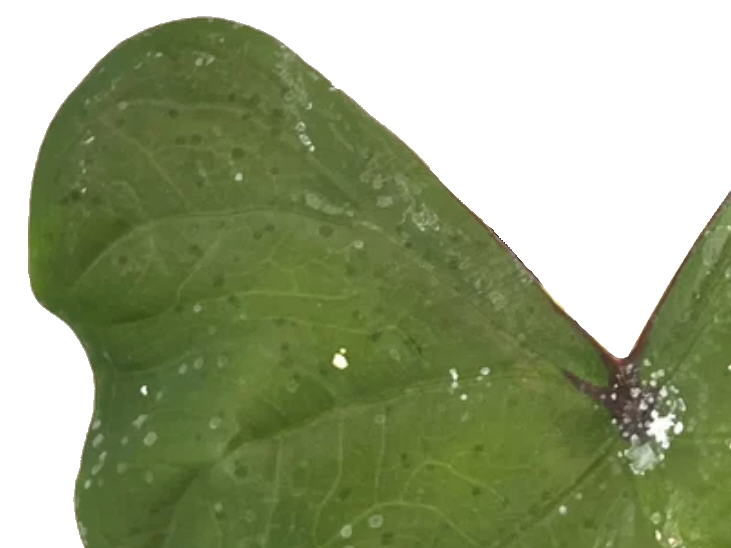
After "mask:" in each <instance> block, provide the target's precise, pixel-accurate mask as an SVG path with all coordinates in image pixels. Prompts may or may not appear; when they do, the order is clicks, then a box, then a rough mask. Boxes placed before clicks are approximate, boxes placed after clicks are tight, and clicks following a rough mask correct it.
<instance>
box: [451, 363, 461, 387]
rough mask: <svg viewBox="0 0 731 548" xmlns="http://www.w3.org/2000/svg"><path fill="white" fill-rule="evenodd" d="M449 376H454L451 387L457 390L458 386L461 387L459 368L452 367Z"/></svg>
mask: <svg viewBox="0 0 731 548" xmlns="http://www.w3.org/2000/svg"><path fill="white" fill-rule="evenodd" d="M449 376H450V377H451V378H452V384H451V385H450V388H451V389H452V390H457V388H459V371H457V369H456V368H454V367H450V368H449Z"/></svg>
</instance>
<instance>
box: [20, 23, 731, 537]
mask: <svg viewBox="0 0 731 548" xmlns="http://www.w3.org/2000/svg"><path fill="white" fill-rule="evenodd" d="M730 229H731V208H729V200H728V199H727V200H726V202H725V204H724V206H723V207H722V208H721V210H720V211H719V213H718V214H717V215H716V217H715V218H714V220H713V221H712V223H711V224H710V225H709V227H708V228H707V230H706V232H705V233H704V235H703V236H702V237H701V239H700V240H699V242H698V244H697V245H696V247H695V248H694V250H693V252H692V253H691V255H690V257H689V259H688V261H687V262H686V264H685V265H684V267H683V268H682V269H681V272H680V273H679V275H678V277H677V279H676V280H675V283H674V284H673V288H672V289H671V291H670V292H669V294H668V295H667V297H666V298H665V299H664V300H663V302H662V304H661V306H660V307H659V308H658V310H657V312H656V314H655V315H654V316H653V319H652V321H651V323H650V325H649V327H648V329H647V331H646V332H645V334H644V335H643V336H642V338H641V340H640V344H638V346H637V348H636V349H635V351H634V352H633V353H632V355H631V356H630V357H629V358H628V359H626V360H616V359H614V358H613V357H611V356H610V355H609V354H607V353H606V352H605V351H604V350H603V349H602V348H601V347H600V346H599V345H598V344H597V343H596V342H595V341H593V339H591V338H590V337H589V336H588V335H587V334H586V333H585V332H583V330H581V328H580V327H578V325H576V324H575V323H574V322H573V321H572V320H571V319H570V318H568V317H567V316H566V315H565V314H564V313H563V312H562V311H561V310H560V309H559V308H558V307H557V306H556V305H555V304H554V303H553V302H552V301H551V300H550V298H549V297H548V296H547V295H546V294H545V292H544V291H543V289H542V288H541V286H540V284H539V283H538V282H537V281H536V280H535V278H534V277H533V276H532V275H531V273H530V272H528V271H527V270H526V269H525V267H524V266H523V265H522V264H521V263H520V262H519V261H518V260H517V259H516V258H515V257H514V256H513V255H512V254H511V253H510V251H509V250H508V249H507V248H506V247H505V246H504V245H503V244H502V243H501V242H500V241H499V240H498V238H497V237H496V236H495V235H494V234H493V233H492V232H491V231H490V230H489V229H488V228H486V227H485V226H484V225H483V224H482V223H481V222H480V221H479V220H478V219H477V218H475V217H474V216H473V215H471V214H470V212H469V211H467V210H466V208H464V207H463V206H462V205H461V204H460V203H459V201H458V200H457V199H456V198H455V197H454V196H452V195H451V194H450V192H449V191H448V190H447V189H446V188H445V187H444V186H442V185H441V183H439V181H437V179H436V178H435V177H434V176H433V175H432V174H431V173H430V172H429V170H428V168H427V167H426V166H425V165H424V164H423V163H422V162H421V161H420V160H419V159H418V158H417V157H416V156H415V155H414V154H413V153H412V152H411V151H410V150H409V149H408V148H407V147H406V146H405V145H404V144H402V143H401V142H400V141H399V140H398V139H397V138H396V137H394V136H393V135H392V134H390V133H389V132H388V131H387V130H386V129H385V128H384V127H382V126H380V125H379V124H378V123H377V122H376V121H374V120H373V119H372V118H371V117H370V116H368V114H367V113H365V112H364V111H362V110H361V109H360V108H359V107H358V106H357V105H356V104H354V103H353V102H352V101H351V100H350V99H349V98H348V97H347V96H345V95H344V94H343V93H341V92H340V91H339V90H337V89H335V88H333V87H332V86H331V85H330V83H329V82H328V81H327V80H326V79H325V78H324V77H323V76H322V75H320V74H319V73H317V72H316V71H314V70H313V69H312V68H311V67H309V66H308V65H306V64H305V63H304V62H303V61H302V60H301V59H299V58H298V57H297V56H296V55H295V54H294V53H293V52H291V51H290V50H289V49H287V48H286V47H285V46H284V45H282V44H280V43H279V42H277V41H276V40H275V39H273V38H272V37H270V36H267V35H266V34H263V33H261V32H259V31H257V30H254V29H252V28H249V27H246V26H242V25H239V24H234V23H232V22H228V21H222V20H215V19H192V20H184V21H177V22H173V23H168V24H165V25H162V26H159V27H156V28H154V29H151V30H149V31H146V32H143V33H142V34H139V35H137V36H135V37H133V38H132V39H130V40H128V41H126V42H124V43H122V44H121V45H120V46H118V47H117V48H115V49H114V50H113V51H112V52H111V53H109V54H108V55H107V56H106V57H105V58H104V59H103V60H102V61H101V62H100V63H99V64H98V65H97V66H96V67H95V68H94V69H93V70H92V72H91V73H90V74H89V76H88V77H87V78H86V79H85V80H84V81H83V82H82V83H81V84H80V85H79V87H78V88H77V89H76V90H75V91H74V92H73V93H72V94H71V96H70V97H69V98H68V100H67V101H66V102H65V103H64V105H63V106H62V108H61V109H60V111H59V112H58V114H57V115H56V117H55V119H54V120H53V122H52V124H51V127H50V128H49V130H48V134H47V136H46V139H45V141H44V143H43V146H42V149H41V152H40V157H39V161H38V165H37V169H36V173H35V179H34V183H33V192H32V199H31V222H30V248H31V249H30V252H31V260H30V271H31V279H32V284H33V289H34V291H35V293H36V295H37V297H38V299H39V300H40V301H41V302H42V303H43V304H44V305H45V306H46V307H47V308H48V309H49V310H51V311H52V312H53V313H55V314H57V315H58V316H59V317H61V318H62V319H64V320H65V321H66V322H67V323H68V324H69V325H70V326H71V328H72V329H73V330H74V331H75V333H76V334H77V335H78V337H79V339H80V340H81V341H82V343H83V345H84V347H85V349H86V351H87V354H88V356H89V360H90V362H91V365H92V368H93V371H94V379H95V385H96V398H95V410H94V416H93V418H92V421H91V425H90V429H89V435H88V440H87V443H86V446H85V449H84V452H83V459H82V464H81V470H80V473H79V477H78V482H77V490H76V502H77V515H78V520H79V529H80V532H81V536H82V538H83V540H84V542H85V543H86V545H87V546H90V547H92V548H106V547H114V548H153V547H155V548H157V547H164V548H171V547H175V548H188V547H190V548H193V547H195V548H201V547H216V548H234V547H235V548H244V547H262V548H266V547H268V548H278V547H294V546H297V547H339V548H346V547H350V548H354V547H358V548H364V547H375V546H388V545H393V546H399V547H401V548H406V547H440V548H451V547H464V546H486V547H531V548H532V547H535V546H561V547H573V546H576V547H608V546H614V547H622V548H647V547H648V546H653V545H655V544H657V543H659V545H661V546H671V547H677V546H691V547H693V548H699V547H701V548H704V547H708V548H710V547H718V546H725V545H726V544H727V543H728V540H729V537H730V534H729V533H730V531H729V522H728V517H727V516H728V511H729V510H730V509H731V475H730V474H729V472H728V467H729V464H731V445H730V444H731V431H730V429H729V426H728V416H729V410H730V409H731V404H730V403H729V398H728V386H729V383H730V382H731V371H729V362H730V361H731V338H730V337H729V328H730V327H731V280H730V278H731V244H730V243H729V241H731V240H730V239H729V235H731V230H730Z"/></svg>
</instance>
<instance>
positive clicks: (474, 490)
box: [472, 485, 482, 497]
mask: <svg viewBox="0 0 731 548" xmlns="http://www.w3.org/2000/svg"><path fill="white" fill-rule="evenodd" d="M481 494H482V488H480V487H478V486H477V485H475V486H474V487H473V488H472V496H473V497H477V496H479V495H481Z"/></svg>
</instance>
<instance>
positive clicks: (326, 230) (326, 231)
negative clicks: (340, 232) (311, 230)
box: [317, 225, 334, 238]
mask: <svg viewBox="0 0 731 548" xmlns="http://www.w3.org/2000/svg"><path fill="white" fill-rule="evenodd" d="M317 231H318V232H319V234H320V236H322V237H323V238H329V237H330V236H332V233H333V232H334V230H333V227H331V226H330V225H320V228H319V229H318V230H317Z"/></svg>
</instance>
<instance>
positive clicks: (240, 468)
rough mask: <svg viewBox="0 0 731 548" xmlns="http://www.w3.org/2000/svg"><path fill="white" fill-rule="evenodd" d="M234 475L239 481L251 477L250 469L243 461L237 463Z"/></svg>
mask: <svg viewBox="0 0 731 548" xmlns="http://www.w3.org/2000/svg"><path fill="white" fill-rule="evenodd" d="M234 475H236V477H237V478H239V479H245V478H246V477H247V476H248V475H249V467H248V466H247V465H246V464H245V463H243V462H241V461H236V462H235V463H234Z"/></svg>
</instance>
